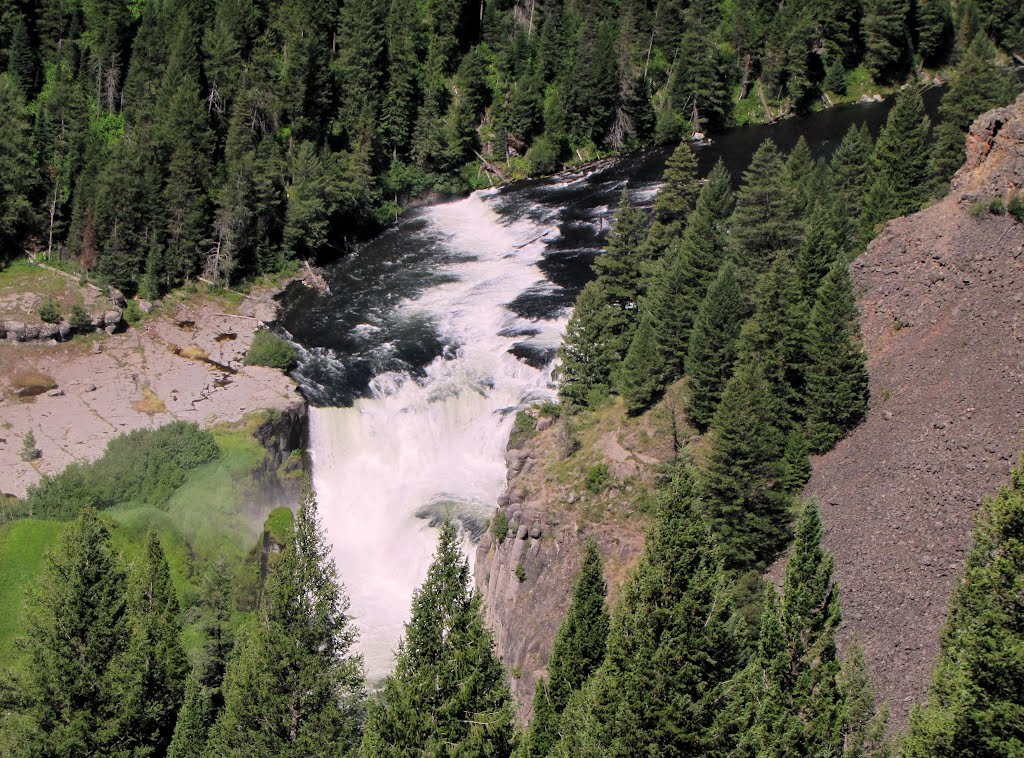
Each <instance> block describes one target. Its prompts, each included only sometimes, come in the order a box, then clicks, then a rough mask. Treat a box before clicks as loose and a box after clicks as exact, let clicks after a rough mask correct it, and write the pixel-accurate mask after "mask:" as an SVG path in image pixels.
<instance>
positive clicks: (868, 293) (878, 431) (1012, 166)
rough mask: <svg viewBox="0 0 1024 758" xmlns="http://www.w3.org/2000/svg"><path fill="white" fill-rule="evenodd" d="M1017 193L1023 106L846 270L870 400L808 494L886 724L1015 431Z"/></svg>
mask: <svg viewBox="0 0 1024 758" xmlns="http://www.w3.org/2000/svg"><path fill="white" fill-rule="evenodd" d="M1021 187H1024V98H1022V99H1021V100H1019V101H1018V103H1017V105H1016V106H1014V107H1012V108H1007V109H1002V110H999V111H993V112H992V113H990V114H987V115H986V116H983V117H982V118H981V119H979V121H978V122H976V124H975V127H974V128H973V129H972V132H971V135H970V136H969V138H968V163H967V165H966V166H965V168H964V169H962V170H961V171H960V173H959V174H957V177H956V179H954V182H953V190H952V192H951V193H950V194H949V195H948V196H947V197H946V198H945V199H943V200H942V201H941V202H939V203H937V204H935V205H934V206H932V207H930V208H928V209H926V210H923V211H921V212H920V213H917V214H915V215H913V216H908V217H906V218H901V219H897V220H895V221H893V222H891V223H890V224H889V225H887V227H886V228H885V230H884V231H883V232H882V233H881V234H880V235H879V237H878V238H877V239H876V240H875V241H874V242H873V243H872V244H871V245H870V246H869V247H868V250H867V252H866V253H864V255H862V256H861V257H860V258H858V259H857V260H856V261H854V263H853V264H852V266H851V272H852V274H853V276H854V280H855V282H856V285H857V287H858V290H859V292H860V298H859V299H860V308H861V324H862V330H863V335H864V343H865V347H866V349H867V352H868V355H869V360H868V371H869V374H870V387H871V406H870V408H869V410H868V414H867V417H866V419H865V420H864V422H863V423H862V424H861V425H860V426H859V427H858V428H857V429H855V430H854V431H853V432H852V433H851V435H850V436H849V437H847V438H846V439H845V440H843V441H842V442H840V443H839V444H838V445H837V446H836V447H835V449H833V450H832V451H831V452H829V453H828V454H826V455H824V456H821V457H820V458H817V459H816V460H815V461H814V467H813V468H814V472H813V476H812V478H811V481H810V483H809V485H808V490H807V492H808V494H809V495H813V496H815V497H816V498H817V499H818V501H819V503H820V506H821V511H822V518H823V519H824V522H825V525H826V534H825V545H826V547H827V548H828V549H829V550H831V551H832V552H833V554H834V555H835V557H836V573H837V578H838V582H839V585H840V589H841V592H842V603H843V616H844V631H843V636H842V639H841V641H842V642H844V643H845V642H849V641H850V640H852V639H854V638H856V639H858V640H859V641H860V643H861V644H862V645H863V646H864V648H865V652H866V655H867V659H868V664H869V667H870V669H871V671H872V674H873V676H874V679H875V683H876V685H877V686H878V689H879V691H880V694H881V696H882V698H884V699H887V700H889V701H890V705H891V709H892V722H893V727H894V729H897V730H898V729H901V728H902V727H903V726H904V725H905V724H906V720H907V715H908V713H909V711H910V709H911V707H912V705H913V704H914V703H920V702H923V701H925V700H926V699H927V692H928V687H929V685H930V683H931V672H932V669H933V667H934V665H935V661H936V659H937V656H938V650H939V635H940V632H941V629H942V626H943V624H944V623H945V617H946V610H947V605H948V601H949V596H950V593H951V592H952V590H953V588H954V586H955V585H956V583H957V581H958V579H959V576H960V572H961V570H962V567H963V560H964V556H965V554H966V551H967V550H968V548H969V546H970V541H971V527H972V524H973V518H974V514H975V512H976V511H977V507H978V505H979V503H980V502H981V500H982V499H983V498H984V497H986V496H988V495H991V494H993V493H995V491H996V490H997V489H998V488H999V487H1000V486H1001V485H1003V484H1005V483H1007V482H1008V481H1009V473H1010V468H1011V465H1013V464H1014V463H1015V462H1016V461H1017V459H1018V456H1019V454H1020V450H1021V446H1022V440H1021V431H1022V429H1024V223H1022V222H1021V221H1018V220H1015V219H1014V218H1013V217H1012V216H1011V215H1009V214H1006V215H1002V214H999V213H991V212H990V211H989V206H990V203H991V201H992V200H994V199H996V198H999V199H1003V200H1004V201H1005V200H1006V199H1007V198H1008V197H1009V195H1010V194H1012V193H1013V192H1015V191H1018V189H1019V188H1021Z"/></svg>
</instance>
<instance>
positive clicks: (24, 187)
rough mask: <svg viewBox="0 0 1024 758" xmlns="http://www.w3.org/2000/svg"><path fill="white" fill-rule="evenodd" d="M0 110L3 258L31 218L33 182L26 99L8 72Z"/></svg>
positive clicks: (1, 81)
mask: <svg viewBox="0 0 1024 758" xmlns="http://www.w3.org/2000/svg"><path fill="white" fill-rule="evenodd" d="M0 112H2V113H3V114H4V118H2V119H0V177H2V179H0V261H5V260H7V259H9V258H11V257H13V255H14V252H15V251H16V250H17V249H18V247H19V242H20V240H21V236H22V234H23V233H24V231H25V230H26V229H27V228H28V227H29V224H30V222H31V220H32V204H31V200H32V198H31V193H32V190H33V188H34V184H35V177H34V176H33V169H32V166H33V164H32V158H31V137H30V134H29V122H28V119H27V117H26V115H25V103H24V99H23V97H22V94H21V90H20V89H19V87H18V84H17V83H16V82H15V81H14V80H13V79H12V78H11V76H10V75H9V74H0Z"/></svg>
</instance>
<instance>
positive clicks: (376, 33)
mask: <svg viewBox="0 0 1024 758" xmlns="http://www.w3.org/2000/svg"><path fill="white" fill-rule="evenodd" d="M1022 28H1024V10H1022V9H1021V7H1020V5H1019V3H1016V2H1013V0H959V1H958V2H956V3H950V2H949V0H928V1H927V2H924V1H923V0H922V1H920V2H915V3H911V2H909V0H832V1H831V2H808V1H806V0H803V1H801V2H787V3H776V2H765V1H764V0H728V2H720V1H719V0H694V2H686V0H657V2H654V1H653V0H648V1H647V2H644V0H602V2H597V3H580V2H577V1H576V0H550V1H549V0H545V1H544V2H540V0H533V1H532V2H529V1H527V0H524V1H522V2H518V1H517V0H487V1H486V2H480V3H479V4H478V3H474V2H466V1H465V0H423V1H420V2H413V1H412V0H393V1H392V2H390V3H379V2H374V0H348V1H347V2H344V3H342V2H327V3H319V2H316V3H314V2H309V1H308V0H284V1H282V2H263V1H262V0H261V1H258V2H253V0H219V1H218V2H213V1H212V0H163V1H161V2H155V1H153V2H144V1H138V0H131V1H130V2H128V1H125V0H85V1H83V2H75V1H74V0H24V1H21V0H5V2H3V3H2V5H0V72H2V73H0V109H2V110H3V112H4V113H5V114H6V117H5V119H4V123H3V125H2V126H0V137H2V138H0V175H2V176H3V182H2V185H0V260H2V259H9V258H11V257H14V256H17V255H19V254H22V253H23V252H31V253H42V254H44V255H46V256H47V257H48V258H50V259H51V260H61V261H66V262H73V264H74V267H75V268H76V269H78V270H84V271H85V272H89V273H92V274H94V275H95V276H97V277H99V278H101V279H103V280H105V281H107V282H109V283H112V284H115V285H117V286H118V287H120V288H122V289H123V290H125V291H126V292H127V293H129V294H134V293H136V292H141V293H143V294H145V295H147V296H149V297H155V296H158V295H159V294H161V293H162V292H164V291H166V290H167V289H168V288H171V287H174V286H176V285H177V284H180V283H181V282H182V281H184V280H186V279H188V278H191V277H195V276H198V275H203V274H205V276H206V277H207V278H209V279H210V280H213V281H217V282H219V283H222V284H230V283H233V282H237V281H239V280H240V279H243V278H245V277H249V276H252V275H254V274H258V273H264V272H274V271H278V270H280V269H282V268H283V267H287V265H288V262H289V261H293V260H295V259H300V258H309V257H312V256H316V255H329V254H330V253H331V252H332V251H335V252H336V251H338V250H339V249H342V248H343V247H344V246H345V244H346V241H348V240H351V239H353V238H355V237H358V236H359V235H360V234H362V233H365V232H366V231H368V230H371V229H374V228H377V227H378V226H379V225H380V224H381V223H382V222H384V221H386V220H388V219H391V218H393V217H394V215H395V214H396V213H397V212H398V211H399V208H400V204H401V203H403V202H404V201H405V200H406V199H407V198H410V197H412V196H416V195H419V194H422V193H424V192H427V191H430V190H440V191H443V192H450V191H461V190H464V189H466V188H469V187H471V186H474V185H479V184H485V183H488V182H492V181H497V180H501V179H504V178H508V177H512V176H522V175H525V174H530V173H549V172H552V171H555V170H557V169H558V168H559V167H560V166H561V165H563V163H564V162H566V161H581V160H585V159H588V158H593V157H596V156H597V155H599V154H600V153H602V152H607V151H615V150H622V149H627V148H629V147H632V146H637V145H643V144H650V143H653V142H658V143H674V142H676V141H678V140H679V139H680V138H681V137H688V136H689V135H690V134H691V133H692V132H694V131H714V130H717V129H721V128H723V127H725V126H727V125H728V124H730V123H732V122H733V121H734V120H736V113H735V112H734V111H736V110H741V109H743V108H746V107H747V106H748V105H749V104H751V103H763V106H764V108H765V109H766V111H767V112H768V113H771V114H773V115H774V116H778V115H781V114H783V113H785V112H788V111H797V112H799V111H803V110H807V109H809V108H812V107H817V106H818V104H819V103H820V101H821V100H822V98H824V99H826V100H828V99H829V97H830V95H829V93H831V97H836V96H839V95H841V94H842V93H843V92H845V91H846V89H847V86H848V84H849V82H850V81H852V80H857V79H858V77H860V78H861V79H863V78H867V79H868V80H872V79H873V80H874V81H875V82H877V83H879V84H882V85H888V84H896V83H899V82H902V81H903V80H905V79H906V77H907V76H908V75H911V74H912V73H913V72H915V71H917V70H918V69H919V68H920V67H921V66H922V65H929V66H941V65H943V64H946V63H948V62H949V61H950V60H952V59H954V58H955V56H956V54H957V53H956V51H957V50H963V49H966V47H967V44H968V43H969V41H970V40H971V39H973V38H974V37H975V36H977V35H978V34H979V33H987V34H988V35H989V36H990V37H991V38H992V39H993V41H994V42H995V43H996V44H997V45H998V46H999V47H1001V48H1003V49H1005V50H1011V49H1016V50H1020V49H1022V48H1024V38H1022V37H1024V32H1022V31H1021V29H1022Z"/></svg>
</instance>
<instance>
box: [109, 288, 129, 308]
mask: <svg viewBox="0 0 1024 758" xmlns="http://www.w3.org/2000/svg"><path fill="white" fill-rule="evenodd" d="M107 296H108V297H109V298H110V299H111V300H112V301H113V302H114V305H117V306H119V307H121V308H124V306H125V305H126V304H127V303H128V301H127V300H125V297H124V293H123V292H121V290H119V289H118V288H117V287H115V286H114V285H110V286H109V287H107Z"/></svg>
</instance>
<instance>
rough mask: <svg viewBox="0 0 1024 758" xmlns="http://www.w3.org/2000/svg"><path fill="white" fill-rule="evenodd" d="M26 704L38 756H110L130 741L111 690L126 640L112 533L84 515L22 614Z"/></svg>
mask: <svg viewBox="0 0 1024 758" xmlns="http://www.w3.org/2000/svg"><path fill="white" fill-rule="evenodd" d="M26 627H27V633H28V634H27V637H26V646H27V652H28V661H29V663H28V667H27V674H26V681H25V687H24V692H23V695H22V697H23V699H24V702H25V704H26V713H27V715H28V716H29V717H30V718H31V719H32V721H33V722H34V724H35V725H36V727H37V730H38V732H37V740H38V741H37V742H35V744H33V745H32V750H31V752H32V753H33V754H34V755H38V756H54V758H57V757H63V756H69V755H90V754H103V753H105V754H109V753H111V752H114V751H115V750H117V749H120V748H121V746H122V745H121V740H123V739H125V740H126V739H127V738H128V737H130V735H129V734H127V733H124V732H122V728H123V727H124V722H123V717H122V711H121V703H120V701H119V694H120V693H119V692H118V688H117V686H116V684H117V681H116V680H117V673H118V665H117V664H118V659H119V658H120V657H121V656H122V655H123V653H124V651H125V649H126V647H127V645H128V641H129V619H128V617H127V616H126V614H125V576H124V574H123V573H122V571H121V569H120V567H119V566H118V558H117V556H116V555H115V554H114V552H113V550H112V549H111V547H110V530H109V529H108V528H107V526H106V524H105V523H104V522H102V521H101V520H100V519H99V517H98V516H97V515H96V513H95V512H94V511H93V510H91V509H89V508H86V509H83V510H82V512H81V513H80V514H79V516H78V519H77V520H76V521H74V522H72V523H71V524H69V525H68V527H67V528H66V529H65V530H64V533H63V534H62V535H61V537H60V539H59V540H58V541H57V544H56V545H55V546H54V548H53V549H52V551H51V552H49V553H48V554H47V556H46V559H45V564H44V569H43V573H42V576H41V578H40V580H39V583H38V585H37V586H36V588H35V590H34V592H33V594H32V596H31V598H30V605H29V608H28V613H27V616H26Z"/></svg>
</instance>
